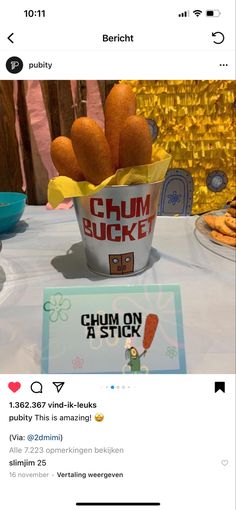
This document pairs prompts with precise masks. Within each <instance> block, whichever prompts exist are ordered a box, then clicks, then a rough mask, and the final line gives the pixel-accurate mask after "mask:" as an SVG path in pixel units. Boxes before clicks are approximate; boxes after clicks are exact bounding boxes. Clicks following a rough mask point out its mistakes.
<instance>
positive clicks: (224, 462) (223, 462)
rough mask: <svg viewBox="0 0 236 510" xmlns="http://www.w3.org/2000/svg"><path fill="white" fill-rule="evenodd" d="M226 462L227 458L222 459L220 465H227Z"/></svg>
mask: <svg viewBox="0 0 236 510" xmlns="http://www.w3.org/2000/svg"><path fill="white" fill-rule="evenodd" d="M228 463H229V461H228V460H227V459H223V460H222V461H221V464H222V466H227V465H228Z"/></svg>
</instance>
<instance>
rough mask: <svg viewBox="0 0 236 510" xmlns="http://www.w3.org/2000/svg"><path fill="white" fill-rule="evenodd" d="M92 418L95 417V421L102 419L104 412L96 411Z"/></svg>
mask: <svg viewBox="0 0 236 510" xmlns="http://www.w3.org/2000/svg"><path fill="white" fill-rule="evenodd" d="M94 418H95V420H96V421H103V419H104V414H102V413H97V414H95V416H94Z"/></svg>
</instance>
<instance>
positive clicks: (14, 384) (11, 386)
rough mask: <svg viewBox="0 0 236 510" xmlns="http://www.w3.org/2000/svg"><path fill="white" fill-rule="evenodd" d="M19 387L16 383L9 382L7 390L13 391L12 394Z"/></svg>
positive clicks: (19, 384)
mask: <svg viewBox="0 0 236 510" xmlns="http://www.w3.org/2000/svg"><path fill="white" fill-rule="evenodd" d="M20 387H21V383H19V382H18V381H17V382H9V384H8V388H9V389H10V390H11V391H13V393H16V391H18V390H19V389H20Z"/></svg>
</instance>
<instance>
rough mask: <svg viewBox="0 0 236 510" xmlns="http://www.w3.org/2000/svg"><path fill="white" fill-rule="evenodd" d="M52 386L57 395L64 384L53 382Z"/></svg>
mask: <svg viewBox="0 0 236 510" xmlns="http://www.w3.org/2000/svg"><path fill="white" fill-rule="evenodd" d="M52 384H54V386H55V387H56V389H57V393H60V391H61V389H62V388H63V386H64V384H65V383H64V382H53V383H52Z"/></svg>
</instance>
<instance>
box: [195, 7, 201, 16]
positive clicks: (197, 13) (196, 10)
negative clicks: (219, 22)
mask: <svg viewBox="0 0 236 510" xmlns="http://www.w3.org/2000/svg"><path fill="white" fill-rule="evenodd" d="M193 14H195V16H197V17H198V16H200V14H202V11H200V9H195V11H193Z"/></svg>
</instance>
